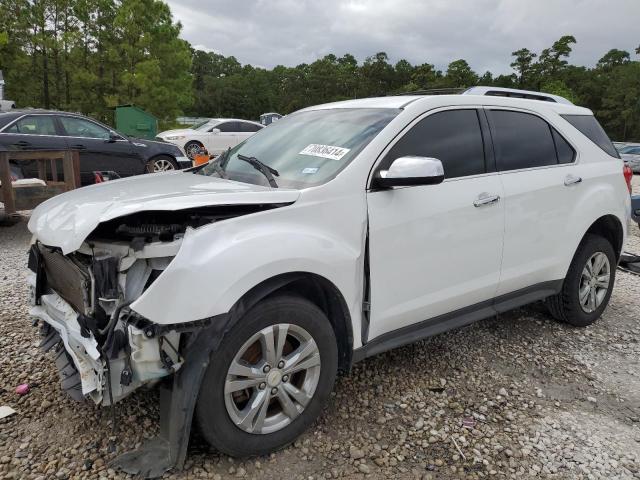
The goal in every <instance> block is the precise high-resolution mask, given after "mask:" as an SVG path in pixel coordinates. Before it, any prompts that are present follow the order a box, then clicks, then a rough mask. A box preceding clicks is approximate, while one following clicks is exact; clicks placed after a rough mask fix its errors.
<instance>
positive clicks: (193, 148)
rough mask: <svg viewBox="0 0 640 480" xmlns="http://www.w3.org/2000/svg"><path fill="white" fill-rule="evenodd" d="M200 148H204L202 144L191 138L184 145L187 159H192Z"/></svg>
mask: <svg viewBox="0 0 640 480" xmlns="http://www.w3.org/2000/svg"><path fill="white" fill-rule="evenodd" d="M201 150H204V145H203V144H202V143H200V142H198V141H196V140H191V141H190V142H187V144H186V145H185V146H184V151H185V153H186V154H187V157H189V160H194V159H195V156H196V155H197V154H198V152H200V151H201Z"/></svg>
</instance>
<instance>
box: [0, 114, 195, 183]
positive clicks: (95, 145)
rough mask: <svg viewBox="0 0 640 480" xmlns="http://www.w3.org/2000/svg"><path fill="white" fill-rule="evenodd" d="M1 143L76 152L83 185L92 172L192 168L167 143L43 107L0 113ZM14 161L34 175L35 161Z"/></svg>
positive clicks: (126, 173) (16, 147)
mask: <svg viewBox="0 0 640 480" xmlns="http://www.w3.org/2000/svg"><path fill="white" fill-rule="evenodd" d="M0 146H2V147H4V148H6V149H8V150H66V149H73V150H78V151H79V152H80V178H81V181H82V184H83V185H87V184H91V183H94V178H95V175H94V172H115V173H116V174H117V175H118V176H120V177H128V176H131V175H139V174H142V173H147V172H161V171H167V170H175V169H179V168H186V167H190V166H191V160H189V159H188V158H186V157H185V156H184V155H183V153H182V152H181V151H180V149H179V148H178V147H176V146H175V145H173V144H171V143H167V142H158V141H153V140H141V139H137V138H128V137H127V136H125V135H122V134H120V133H118V132H116V131H115V130H113V129H111V128H109V127H108V126H106V125H103V124H101V123H100V122H97V121H95V120H93V119H91V118H88V117H84V116H82V115H77V114H73V113H65V112H57V111H48V110H11V111H9V112H4V113H0ZM16 164H17V166H18V167H19V168H20V169H21V170H22V173H23V174H24V176H25V177H35V176H37V166H36V165H35V162H26V161H22V162H16Z"/></svg>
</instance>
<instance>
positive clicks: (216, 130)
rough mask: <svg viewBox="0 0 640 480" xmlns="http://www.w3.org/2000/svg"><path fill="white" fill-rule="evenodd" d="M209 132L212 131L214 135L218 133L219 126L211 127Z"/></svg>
mask: <svg viewBox="0 0 640 480" xmlns="http://www.w3.org/2000/svg"><path fill="white" fill-rule="evenodd" d="M209 133H213V134H214V135H217V134H219V133H220V129H219V128H212V129H211V130H209Z"/></svg>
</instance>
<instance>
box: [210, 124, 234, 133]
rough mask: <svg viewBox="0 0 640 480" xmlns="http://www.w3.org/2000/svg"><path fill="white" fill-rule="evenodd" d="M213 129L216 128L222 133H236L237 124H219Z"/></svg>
mask: <svg viewBox="0 0 640 480" xmlns="http://www.w3.org/2000/svg"><path fill="white" fill-rule="evenodd" d="M215 128H217V129H218V130H220V131H221V132H223V133H228V132H237V131H238V128H237V122H224V123H220V124H218V125H216V126H215Z"/></svg>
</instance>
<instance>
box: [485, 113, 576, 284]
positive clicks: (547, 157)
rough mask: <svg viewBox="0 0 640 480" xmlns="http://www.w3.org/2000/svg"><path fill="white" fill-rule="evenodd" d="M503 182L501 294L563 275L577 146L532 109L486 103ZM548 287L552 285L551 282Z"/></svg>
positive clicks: (497, 164) (573, 189) (574, 195)
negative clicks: (502, 106)
mask: <svg viewBox="0 0 640 480" xmlns="http://www.w3.org/2000/svg"><path fill="white" fill-rule="evenodd" d="M485 111H486V113H487V117H488V119H489V125H490V129H491V136H492V138H493V145H494V150H495V156H496V166H497V169H498V171H499V172H500V177H501V179H502V184H503V186H504V207H505V238H504V253H503V259H502V273H501V279H500V286H499V288H498V296H500V295H503V294H507V293H511V292H515V291H517V290H522V289H524V288H531V287H534V286H535V287H539V288H545V283H546V282H550V281H554V280H559V279H557V278H554V276H555V275H557V273H556V272H557V267H558V265H559V264H561V263H564V262H565V261H566V259H565V258H563V255H564V249H559V248H556V247H557V245H565V244H567V243H566V242H570V243H573V242H574V241H575V239H574V238H573V237H574V235H575V234H574V233H573V232H572V231H571V230H570V228H569V226H570V222H568V220H569V218H568V217H569V214H570V212H571V211H572V210H573V209H574V205H575V202H576V201H577V196H578V195H577V193H578V190H579V189H580V187H581V183H580V182H581V178H580V174H579V172H578V166H577V164H576V162H575V160H576V151H575V149H574V148H573V147H572V146H571V144H570V143H569V142H568V141H567V140H566V139H565V138H564V137H563V136H562V135H561V134H560V133H559V132H558V131H557V130H556V129H555V128H554V127H552V126H551V125H550V124H549V123H548V122H547V121H546V120H545V119H544V118H542V117H540V116H538V115H537V114H534V113H532V112H526V111H519V110H508V109H497V108H486V109H485ZM549 288H552V287H551V286H549Z"/></svg>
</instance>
